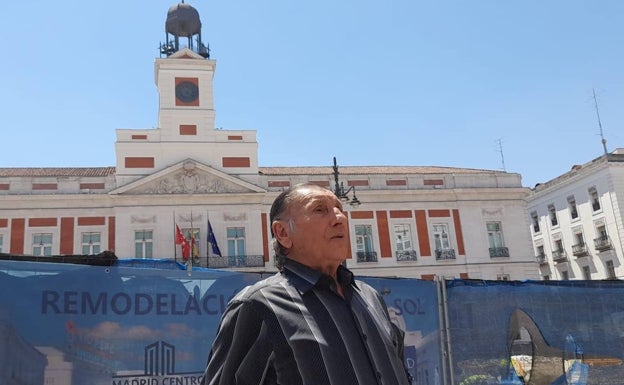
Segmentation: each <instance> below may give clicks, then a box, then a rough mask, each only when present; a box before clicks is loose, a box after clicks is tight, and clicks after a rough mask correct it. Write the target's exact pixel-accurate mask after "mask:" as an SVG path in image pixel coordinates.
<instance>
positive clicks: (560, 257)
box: [552, 250, 568, 263]
mask: <svg viewBox="0 0 624 385" xmlns="http://www.w3.org/2000/svg"><path fill="white" fill-rule="evenodd" d="M552 256H553V261H555V262H557V263H561V262H566V261H567V260H568V254H567V253H566V251H565V250H553V252H552Z"/></svg>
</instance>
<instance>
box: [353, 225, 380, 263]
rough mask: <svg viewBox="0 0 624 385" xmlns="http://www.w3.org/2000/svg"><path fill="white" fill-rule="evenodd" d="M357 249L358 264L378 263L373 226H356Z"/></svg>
mask: <svg viewBox="0 0 624 385" xmlns="http://www.w3.org/2000/svg"><path fill="white" fill-rule="evenodd" d="M355 247H356V249H355V252H356V255H357V261H358V262H377V253H376V252H375V248H374V245H373V227H372V226H371V225H355Z"/></svg>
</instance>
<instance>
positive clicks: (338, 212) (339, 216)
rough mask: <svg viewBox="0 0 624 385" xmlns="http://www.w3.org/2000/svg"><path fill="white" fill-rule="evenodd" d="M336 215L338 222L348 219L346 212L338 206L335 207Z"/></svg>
mask: <svg viewBox="0 0 624 385" xmlns="http://www.w3.org/2000/svg"><path fill="white" fill-rule="evenodd" d="M334 217H335V218H336V222H337V223H342V222H344V221H345V220H346V219H347V216H346V215H345V213H344V212H343V211H342V210H340V209H339V208H338V207H334Z"/></svg>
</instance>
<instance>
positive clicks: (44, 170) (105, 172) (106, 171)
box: [0, 166, 506, 177]
mask: <svg viewBox="0 0 624 385" xmlns="http://www.w3.org/2000/svg"><path fill="white" fill-rule="evenodd" d="M338 171H339V172H340V174H341V175H367V174H382V175H383V174H483V173H491V174H505V173H506V172H505V171H498V170H483V169H474V168H458V167H436V166H341V167H340V168H339V170H338ZM258 172H259V173H260V174H261V175H273V176H277V175H332V174H333V172H334V169H333V167H329V166H325V167H305V166H304V167H301V166H292V167H258ZM110 175H115V167H18V168H0V177H58V176H75V177H99V176H101V177H106V176H110Z"/></svg>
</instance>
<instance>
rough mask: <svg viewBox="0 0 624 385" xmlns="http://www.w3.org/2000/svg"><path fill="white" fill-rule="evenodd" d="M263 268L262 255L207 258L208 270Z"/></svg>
mask: <svg viewBox="0 0 624 385" xmlns="http://www.w3.org/2000/svg"><path fill="white" fill-rule="evenodd" d="M229 267H264V256H262V255H237V256H231V257H208V268H211V269H223V268H229Z"/></svg>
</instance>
